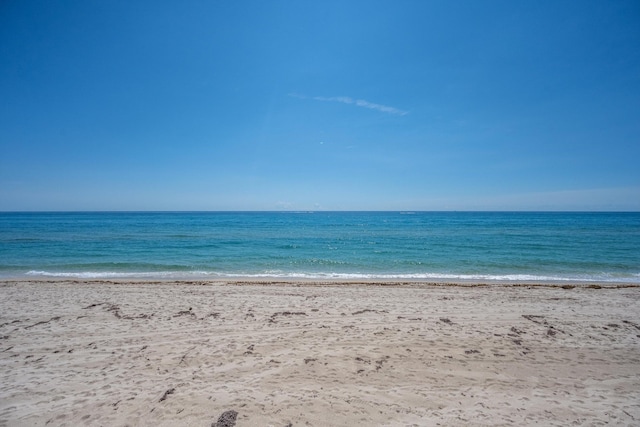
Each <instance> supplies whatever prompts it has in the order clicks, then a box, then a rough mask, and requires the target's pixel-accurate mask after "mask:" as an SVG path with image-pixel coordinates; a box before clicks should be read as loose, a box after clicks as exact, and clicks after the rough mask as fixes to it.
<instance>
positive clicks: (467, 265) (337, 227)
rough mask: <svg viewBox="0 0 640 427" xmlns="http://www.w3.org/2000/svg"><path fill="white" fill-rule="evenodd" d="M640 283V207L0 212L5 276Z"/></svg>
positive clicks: (1, 274) (0, 269)
mask: <svg viewBox="0 0 640 427" xmlns="http://www.w3.org/2000/svg"><path fill="white" fill-rule="evenodd" d="M15 277H22V278H28V277H32V278H44V277H69V278H159V279H163V278H172V279H173V278H175V279H182V278H189V279H191V278H205V279H206V278H226V277H229V278H238V277H240V278H286V279H295V278H304V279H319V280H327V279H363V280H366V279H389V280H403V279H407V280H439V279H440V280H462V281H464V280H490V281H491V280H497V281H500V280H507V281H518V280H520V281H529V280H532V281H536V280H539V281H597V282H626V283H640V213H575V212H570V213H569V212H567V213H557V212H535V213H531V212H526V213H523V212H176V213H170V212H151V213H150V212H117V213H112V212H109V213H107V212H101V213H0V278H15Z"/></svg>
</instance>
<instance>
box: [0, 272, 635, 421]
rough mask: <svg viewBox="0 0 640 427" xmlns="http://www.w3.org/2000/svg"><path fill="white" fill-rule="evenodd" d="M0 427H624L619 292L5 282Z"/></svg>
mask: <svg viewBox="0 0 640 427" xmlns="http://www.w3.org/2000/svg"><path fill="white" fill-rule="evenodd" d="M0 379H1V381H0V425H3V426H4V425H6V426H63V425H66V426H77V425H87V426H126V425H129V426H182V425H184V426H211V425H216V426H223V425H226V426H230V425H237V426H281V427H284V426H354V425H363V426H364V425H366V426H378V425H380V426H382V425H388V426H407V425H409V426H412V425H415V426H436V425H452V426H457V425H536V424H537V425H558V426H566V425H589V426H591V425H629V426H631V425H638V424H640V288H639V287H637V286H634V285H602V286H594V285H590V286H589V285H577V286H575V287H573V286H566V285H565V286H564V287H563V286H561V285H541V284H528V285H527V284H520V285H517V286H513V285H506V284H491V285H484V286H482V285H479V284H458V285H447V284H421V283H405V284H383V283H368V284H361V283H293V282H291V283H245V282H234V283H225V282H177V283H176V282H157V283H152V282H122V283H116V282H110V281H63V280H60V281H45V280H42V281H5V282H2V283H0Z"/></svg>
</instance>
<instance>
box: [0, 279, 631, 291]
mask: <svg viewBox="0 0 640 427" xmlns="http://www.w3.org/2000/svg"><path fill="white" fill-rule="evenodd" d="M63 282H64V283H78V284H89V283H90V284H100V283H107V284H121V285H127V284H139V285H145V284H147V285H151V284H176V285H196V284H197V285H212V286H215V285H235V286H240V285H261V286H278V285H280V286H354V285H360V286H387V287H403V286H405V287H406V286H412V287H443V286H449V287H462V288H465V287H527V286H528V287H545V288H565V289H569V288H571V289H573V288H587V289H601V288H605V289H622V288H640V283H636V282H624V281H611V282H607V281H580V280H557V281H552V280H475V279H469V280H446V279H443V280H423V279H399V280H390V279H375V278H371V279H366V280H362V279H327V280H325V279H313V278H300V279H298V278H284V279H279V278H270V277H265V278H255V277H242V276H238V277H233V278H228V279H222V278H216V279H174V278H121V277H114V278H87V279H85V278H76V277H38V278H29V277H17V278H0V285H3V284H9V283H63Z"/></svg>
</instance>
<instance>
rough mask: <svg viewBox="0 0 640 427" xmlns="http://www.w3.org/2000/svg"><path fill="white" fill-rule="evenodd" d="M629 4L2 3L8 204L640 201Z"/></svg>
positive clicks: (267, 206) (561, 206)
mask: <svg viewBox="0 0 640 427" xmlns="http://www.w3.org/2000/svg"><path fill="white" fill-rule="evenodd" d="M639 163H640V2H638V1H637V0H632V1H615V0H612V1H605V0H597V1H590V0H582V1H562V0H534V1H512V0H506V1H497V0H487V1H478V0H470V1H450V0H446V1H428V0H416V1H407V0H389V1H375V0H363V1H355V0H353V1H348V0H339V1H330V0H329V1H328V0H322V1H319V0H318V1H303V0H291V1H278V0H274V1H267V0H264V1H263V0H259V1H231V0H224V1H222V0H220V1H213V0H211V1H205V0H201V1H185V2H182V1H173V0H172V1H159V0H151V1H129V0H126V1H117V0H104V1H90V0H79V1H65V0H61V1H44V0H42V1H35V0H33V1H32V0H24V1H18V0H5V1H2V2H0V210H4V211H7V210H280V209H286V210H321V209H327V210H505V209H507V210H640V165H639Z"/></svg>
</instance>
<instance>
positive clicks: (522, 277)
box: [26, 270, 640, 283]
mask: <svg viewBox="0 0 640 427" xmlns="http://www.w3.org/2000/svg"><path fill="white" fill-rule="evenodd" d="M26 275H28V276H42V277H62V278H78V279H112V278H125V279H126V278H139V279H154V278H156V279H183V278H228V279H238V278H249V279H289V280H295V279H303V280H436V281H437V280H453V281H490V282H622V283H640V273H636V274H632V275H631V277H629V276H624V277H619V276H613V275H610V274H601V275H598V276H580V275H577V276H549V275H533V274H497V275H494V274H449V273H407V274H365V273H335V272H325V273H305V272H284V271H281V270H268V271H265V272H262V273H242V272H238V273H220V272H211V271H188V272H187V271H180V272H178V271H153V272H115V271H102V272H96V271H82V272H49V271H37V270H31V271H28V272H27V273H26Z"/></svg>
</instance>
